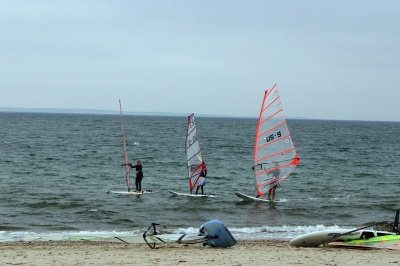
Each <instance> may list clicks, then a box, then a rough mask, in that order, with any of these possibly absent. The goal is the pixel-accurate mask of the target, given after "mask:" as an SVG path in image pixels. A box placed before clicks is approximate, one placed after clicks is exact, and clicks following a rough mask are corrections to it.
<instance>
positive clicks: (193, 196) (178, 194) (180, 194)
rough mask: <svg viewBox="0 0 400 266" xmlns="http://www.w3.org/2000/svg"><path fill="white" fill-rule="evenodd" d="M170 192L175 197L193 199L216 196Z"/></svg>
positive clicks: (213, 196)
mask: <svg viewBox="0 0 400 266" xmlns="http://www.w3.org/2000/svg"><path fill="white" fill-rule="evenodd" d="M168 191H169V192H170V193H171V194H173V195H175V196H186V197H192V198H215V195H212V194H190V193H180V192H175V191H172V190H168Z"/></svg>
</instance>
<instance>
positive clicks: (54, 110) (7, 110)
mask: <svg viewBox="0 0 400 266" xmlns="http://www.w3.org/2000/svg"><path fill="white" fill-rule="evenodd" d="M0 112H1V113H40V114H82V115H119V111H111V110H98V109H68V108H65V109H64V108H19V107H0ZM124 115H136V116H173V117H186V116H188V114H186V113H168V112H132V111H124ZM196 116H197V117H216V118H250V119H256V118H257V117H256V116H229V115H213V114H196Z"/></svg>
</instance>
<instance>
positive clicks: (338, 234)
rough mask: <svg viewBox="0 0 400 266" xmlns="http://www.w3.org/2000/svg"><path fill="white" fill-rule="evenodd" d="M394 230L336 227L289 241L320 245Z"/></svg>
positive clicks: (297, 245) (290, 243) (309, 245)
mask: <svg viewBox="0 0 400 266" xmlns="http://www.w3.org/2000/svg"><path fill="white" fill-rule="evenodd" d="M393 234H394V233H392V232H386V231H375V230H368V229H365V228H356V229H335V230H324V231H318V232H312V233H308V234H305V235H301V236H298V237H296V238H294V239H292V240H291V241H290V242H289V245H290V246H292V247H318V246H320V245H323V244H328V243H330V242H335V241H350V240H356V239H367V238H370V237H374V236H378V235H379V236H383V235H393Z"/></svg>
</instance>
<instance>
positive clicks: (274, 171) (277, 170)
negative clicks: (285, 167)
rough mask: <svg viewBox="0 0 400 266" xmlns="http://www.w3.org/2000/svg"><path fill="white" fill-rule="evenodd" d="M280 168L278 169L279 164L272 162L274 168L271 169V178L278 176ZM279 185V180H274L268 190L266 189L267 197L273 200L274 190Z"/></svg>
mask: <svg viewBox="0 0 400 266" xmlns="http://www.w3.org/2000/svg"><path fill="white" fill-rule="evenodd" d="M280 173H281V170H280V169H279V165H278V163H277V162H274V170H273V171H272V178H273V179H275V178H278V177H279V174H280ZM278 186H279V182H276V183H275V184H274V185H273V186H272V187H271V188H270V189H269V190H268V199H269V200H272V201H274V199H275V193H276V192H275V191H276V188H277V187H278Z"/></svg>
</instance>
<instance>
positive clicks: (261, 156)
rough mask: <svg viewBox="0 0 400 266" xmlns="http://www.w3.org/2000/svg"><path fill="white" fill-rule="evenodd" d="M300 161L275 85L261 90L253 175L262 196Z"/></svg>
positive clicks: (258, 193) (258, 191)
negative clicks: (263, 91) (263, 90)
mask: <svg viewBox="0 0 400 266" xmlns="http://www.w3.org/2000/svg"><path fill="white" fill-rule="evenodd" d="M298 162H299V158H298V156H297V154H296V150H295V147H294V145H293V142H292V138H291V136H290V132H289V128H288V125H287V122H286V119H285V115H284V112H283V107H282V103H281V98H280V96H279V92H278V87H277V85H276V84H275V85H274V86H273V87H272V88H271V89H270V90H266V91H265V93H264V98H263V102H262V105H261V110H260V116H259V118H258V123H257V129H256V137H255V141H254V176H255V182H256V192H257V195H259V196H262V195H263V194H265V193H266V192H267V191H268V190H269V189H270V188H271V187H272V186H274V185H275V184H276V183H279V182H281V181H283V180H284V179H285V178H286V177H288V176H289V175H290V173H291V172H293V170H294V169H295V167H296V166H297V164H298Z"/></svg>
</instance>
